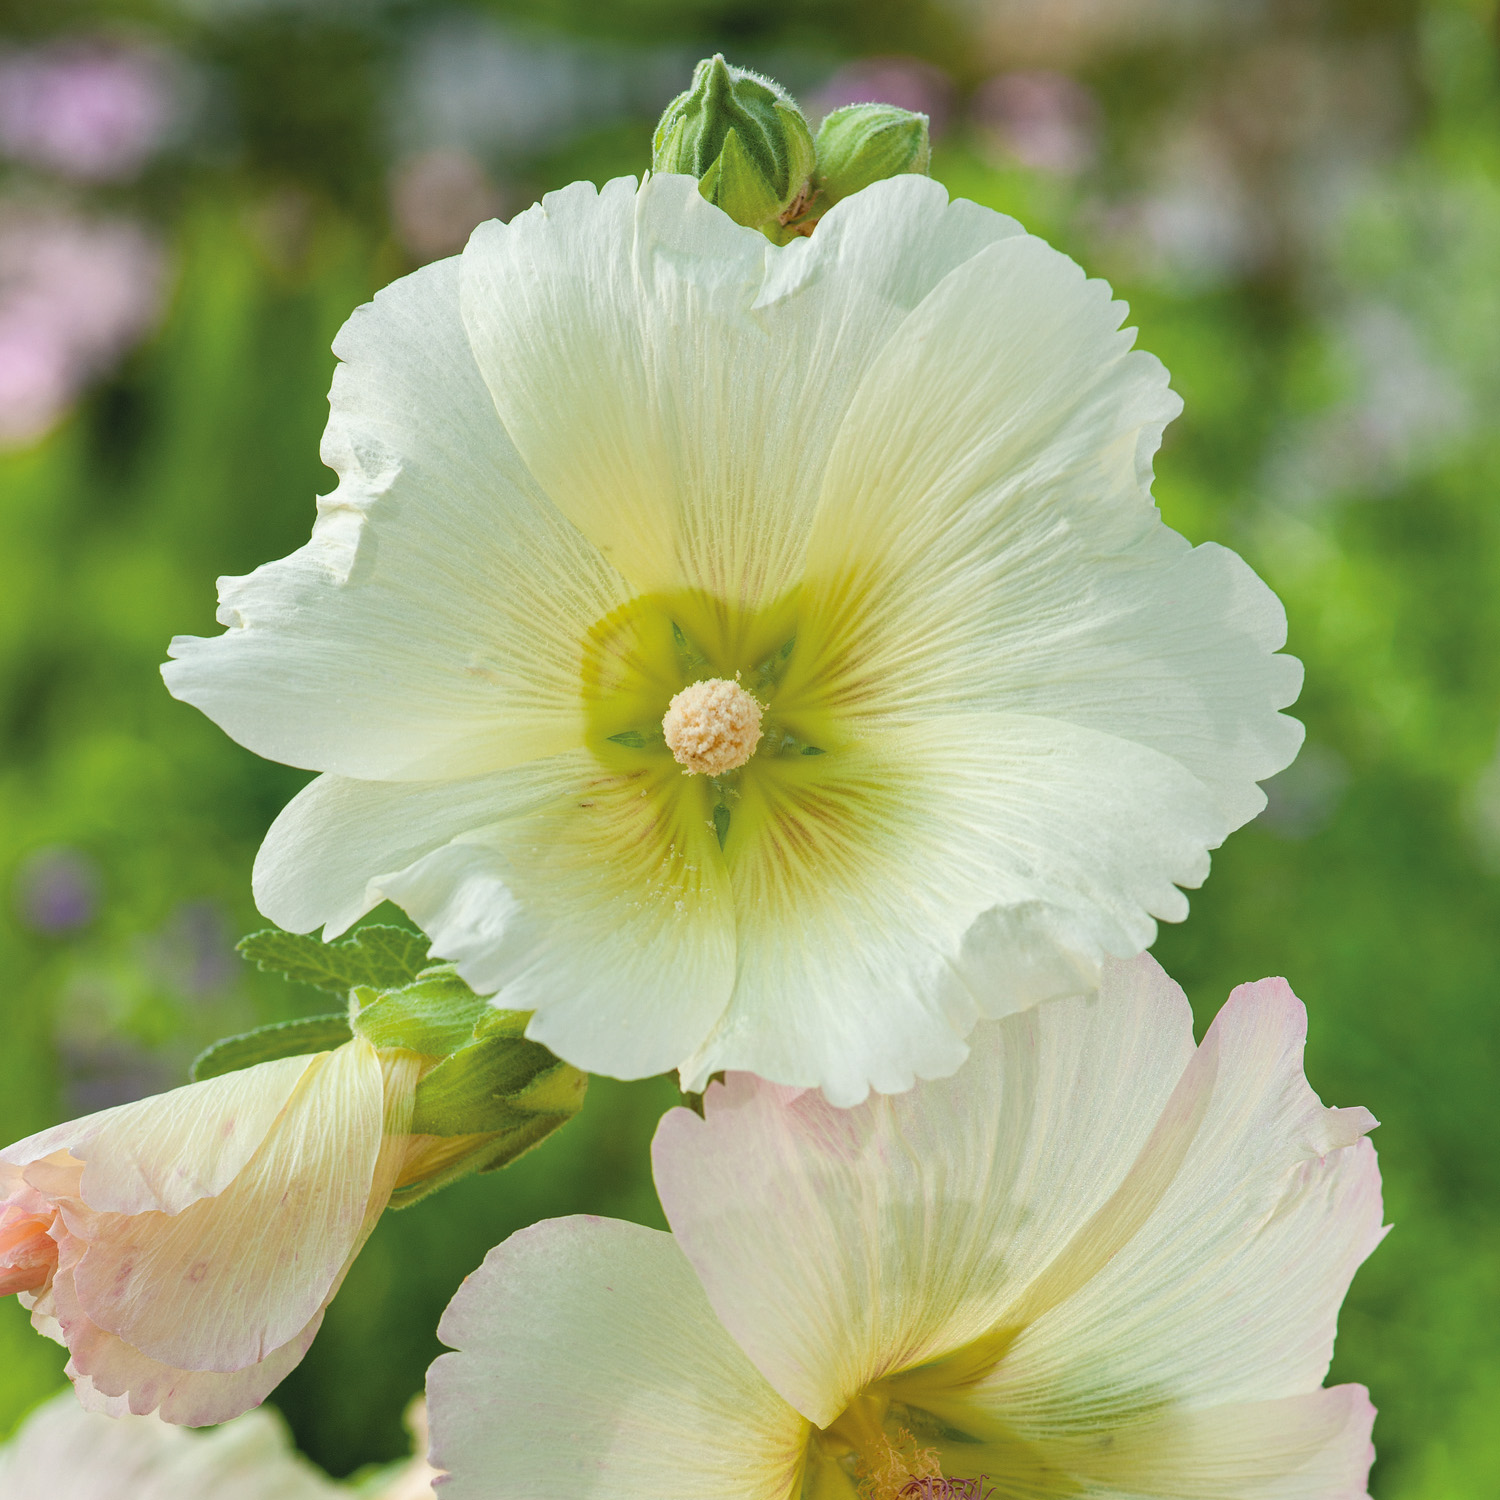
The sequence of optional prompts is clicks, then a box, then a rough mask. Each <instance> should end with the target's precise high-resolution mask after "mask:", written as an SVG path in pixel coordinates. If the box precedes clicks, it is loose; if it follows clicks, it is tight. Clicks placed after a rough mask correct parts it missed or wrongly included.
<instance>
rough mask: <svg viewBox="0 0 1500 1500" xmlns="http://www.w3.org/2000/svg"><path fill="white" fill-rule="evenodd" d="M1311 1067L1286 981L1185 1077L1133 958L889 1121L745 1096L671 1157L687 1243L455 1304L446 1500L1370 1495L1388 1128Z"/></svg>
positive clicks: (871, 1113) (1187, 1042)
mask: <svg viewBox="0 0 1500 1500" xmlns="http://www.w3.org/2000/svg"><path fill="white" fill-rule="evenodd" d="M1305 1033H1306V1016H1305V1013H1304V1011H1303V1008H1302V1006H1301V1004H1300V1003H1299V1002H1298V1001H1297V999H1296V997H1295V996H1294V995H1293V994H1292V993H1291V991H1290V990H1289V989H1288V988H1287V985H1286V983H1285V982H1284V981H1283V980H1279V979H1267V980H1262V981H1261V982H1260V983H1258V984H1250V985H1244V986H1242V987H1241V988H1239V989H1237V990H1236V991H1235V992H1234V993H1233V994H1232V995H1231V996H1230V998H1229V1001H1228V1003H1227V1004H1226V1005H1225V1007H1224V1009H1223V1010H1222V1011H1221V1012H1220V1013H1219V1016H1218V1019H1217V1020H1216V1021H1215V1022H1214V1024H1213V1025H1212V1027H1210V1029H1209V1031H1208V1034H1207V1035H1206V1036H1205V1038H1204V1040H1203V1044H1202V1046H1201V1047H1197V1048H1195V1047H1194V1045H1193V1025H1192V1013H1191V1011H1190V1010H1189V1008H1188V1004H1187V1000H1186V999H1185V997H1184V996H1183V994H1182V991H1181V990H1179V989H1178V988H1177V986H1176V985H1175V984H1173V983H1172V982H1171V980H1169V979H1168V978H1167V977H1166V976H1165V975H1164V974H1163V973H1162V972H1161V970H1160V969H1159V968H1158V967H1157V966H1156V964H1155V963H1154V962H1153V961H1152V960H1151V959H1150V958H1149V957H1142V958H1139V959H1136V960H1134V961H1132V962H1130V963H1125V964H1115V963H1112V964H1108V965H1106V967H1105V970H1104V975H1103V983H1102V987H1101V991H1100V993H1099V994H1098V995H1097V996H1095V997H1090V998H1069V999H1061V1000H1054V1001H1051V1002H1049V1003H1047V1004H1044V1005H1041V1006H1038V1007H1036V1008H1035V1009H1033V1010H1031V1011H1029V1012H1027V1013H1026V1014H1024V1015H1017V1016H1012V1017H1010V1018H1008V1019H1006V1020H1004V1021H1001V1022H998V1023H995V1024H991V1025H986V1026H984V1027H981V1028H980V1029H979V1030H978V1031H977V1032H976V1033H975V1037H974V1056H973V1058H972V1059H971V1060H970V1062H969V1063H968V1064H967V1065H966V1066H965V1067H964V1068H963V1070H962V1071H961V1072H959V1073H958V1074H957V1075H956V1076H955V1077H954V1078H951V1079H947V1080H943V1081H941V1082H937V1083H925V1084H921V1085H919V1086H918V1087H917V1088H916V1089H915V1090H913V1091H912V1092H911V1093H908V1094H905V1095H900V1096H897V1097H895V1098H889V1099H885V1098H876V1099H871V1100H869V1101H867V1102H866V1103H865V1104H863V1105H861V1106H859V1107H857V1108H855V1109H852V1110H844V1111H840V1110H837V1109H835V1108H833V1107H832V1106H830V1105H829V1104H828V1103H827V1102H826V1101H825V1100H824V1099H823V1098H822V1097H820V1096H819V1095H818V1094H816V1093H814V1092H810V1091H806V1092H798V1091H795V1090H790V1089H786V1088H781V1087H777V1086H775V1085H772V1084H767V1083H763V1082H760V1081H758V1080H756V1079H754V1078H752V1077H750V1076H748V1075H743V1074H732V1075H731V1076H730V1078H729V1080H728V1082H727V1084H724V1085H715V1086H713V1087H711V1088H710V1089H709V1091H708V1093H707V1095H706V1096H705V1099H704V1108H705V1118H703V1119H700V1118H699V1117H698V1116H696V1115H694V1114H692V1113H691V1112H689V1111H687V1110H676V1111H674V1112H672V1113H671V1114H669V1115H668V1116H667V1117H666V1118H665V1120H664V1121H663V1123H662V1125H661V1127H660V1128H659V1130H658V1132H657V1137H656V1143H655V1148H654V1154H655V1165H656V1182H657V1188H658V1190H659V1192H660V1194H661V1200H662V1204H663V1206H664V1208H665V1209H666V1213H667V1217H668V1219H669V1220H670V1222H671V1225H672V1230H673V1233H672V1234H661V1233H658V1232H657V1231H655V1230H650V1229H644V1228H640V1227H638V1226H636V1225H633V1224H623V1223H618V1222H615V1221H612V1220H601V1219H593V1218H573V1219H555V1220H550V1221H548V1222H546V1223H543V1224H540V1225H537V1226H535V1227H533V1228H531V1229H527V1230H523V1231H521V1232H520V1233H519V1234H516V1235H513V1236H512V1237H511V1238H510V1239H509V1240H508V1241H507V1242H506V1243H505V1244H504V1245H502V1246H500V1247H499V1248H498V1249H496V1250H494V1251H492V1252H491V1253H490V1256H489V1258H488V1259H487V1260H486V1262H485V1264H484V1266H483V1267H482V1268H481V1269H480V1270H479V1271H478V1272H476V1273H475V1275H473V1276H472V1277H470V1278H469V1280H468V1281H467V1282H466V1283H465V1284H464V1286H463V1287H462V1288H461V1289H460V1290H459V1293H458V1295H457V1296H456V1297H455V1298H454V1300H453V1302H452V1304H451V1305H450V1307H449V1309H448V1311H447V1313H446V1315H445V1316H444V1319H443V1322H442V1325H441V1328H440V1333H441V1336H442V1338H443V1339H444V1341H445V1342H446V1343H448V1344H450V1345H453V1346H455V1347H456V1349H457V1350H458V1351H459V1352H457V1353H454V1354H448V1355H444V1356H443V1357H442V1358H441V1359H439V1360H438V1361H437V1363H436V1364H435V1365H434V1367H433V1369H432V1372H431V1375H430V1378H429V1382H428V1395H429V1400H430V1402H431V1407H432V1418H433V1438H434V1441H433V1449H434V1453H433V1461H434V1462H435V1463H436V1464H437V1465H438V1466H439V1468H441V1469H443V1470H445V1471H446V1472H447V1473H448V1474H449V1475H450V1477H449V1478H448V1479H446V1480H445V1481H444V1482H443V1487H442V1488H441V1494H442V1495H443V1496H444V1500H506V1497H515V1500H575V1497H578V1496H609V1497H610V1500H792V1497H796V1500H854V1497H855V1496H856V1494H858V1495H860V1496H862V1497H868V1500H893V1497H895V1496H896V1495H898V1494H903V1493H904V1494H908V1495H913V1494H918V1493H922V1492H924V1491H923V1486H922V1481H924V1480H925V1481H928V1484H927V1488H926V1491H925V1492H927V1493H931V1494H937V1493H942V1492H943V1491H942V1487H941V1485H940V1484H939V1480H940V1479H941V1480H943V1481H950V1482H953V1483H957V1482H958V1481H964V1482H973V1481H977V1480H978V1479H979V1478H980V1476H985V1479H984V1482H983V1484H982V1485H980V1486H979V1488H978V1489H976V1490H965V1491H963V1492H966V1493H975V1494H977V1493H986V1494H993V1496H994V1497H995V1500H1065V1497H1066V1500H1187V1497H1191V1500H1354V1497H1356V1496H1363V1495H1364V1494H1365V1482H1366V1474H1367V1472H1368V1469H1369V1466H1370V1461H1371V1458H1372V1456H1373V1452H1372V1449H1371V1447H1370V1427H1371V1421H1372V1419H1373V1415H1374V1412H1373V1408H1372V1407H1371V1405H1370V1402H1369V1398H1368V1396H1367V1394H1366V1392H1365V1390H1364V1388H1363V1387H1361V1386H1353V1385H1344V1386H1336V1387H1333V1388H1331V1389H1325V1388H1323V1387H1322V1385H1321V1382H1322V1380H1323V1377H1324V1375H1325V1373H1326V1371H1327V1368H1328V1362H1329V1356H1330V1354H1331V1353H1332V1349H1333V1339H1334V1328H1335V1322H1336V1319H1337V1315H1338V1309H1339V1305H1340V1303H1341V1301H1342V1300H1343V1297H1344V1294H1345V1291H1346V1290H1347V1288H1348V1285H1349V1281H1350V1278H1351V1277H1352V1276H1353V1274H1354V1271H1355V1269H1356V1267H1358V1265H1359V1264H1360V1262H1361V1261H1362V1260H1363V1259H1364V1258H1365V1256H1367V1255H1368V1254H1369V1253H1370V1251H1371V1250H1372V1249H1373V1248H1374V1246H1375V1245H1376V1243H1377V1242H1378V1241H1379V1239H1380V1237H1381V1233H1382V1231H1381V1228H1380V1220H1381V1203H1380V1176H1379V1172H1378V1170H1377V1167H1376V1163H1375V1153H1374V1151H1373V1149H1372V1148H1371V1146H1370V1144H1369V1142H1368V1141H1367V1140H1365V1139H1363V1136H1364V1133H1365V1132H1366V1131H1367V1130H1368V1129H1369V1128H1370V1127H1371V1126H1372V1125H1373V1124H1374V1123H1375V1122H1374V1121H1373V1120H1372V1118H1371V1117H1370V1115H1369V1114H1368V1113H1367V1112H1366V1111H1365V1110H1362V1109H1325V1108H1324V1107H1323V1106H1322V1105H1321V1104H1320V1103H1319V1102H1318V1100H1317V1098H1316V1097H1315V1096H1314V1095H1313V1093H1312V1091H1311V1089H1310V1088H1309V1087H1308V1085H1307V1082H1306V1079H1305V1078H1304V1077H1303V1072H1302V1047H1303V1039H1304V1036H1305ZM949 1492H950V1493H959V1492H960V1491H959V1490H956V1489H953V1488H952V1484H951V1483H950V1485H949Z"/></svg>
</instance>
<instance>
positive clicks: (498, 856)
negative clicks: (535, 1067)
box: [380, 753, 735, 1078]
mask: <svg viewBox="0 0 1500 1500" xmlns="http://www.w3.org/2000/svg"><path fill="white" fill-rule="evenodd" d="M545 769H546V772H547V774H548V776H549V778H550V780H551V786H550V795H549V797H548V799H547V800H546V802H545V803H538V804H535V805H533V806H532V807H531V808H529V809H528V810H527V811H525V812H523V813H518V814H516V815H515V816H512V817H510V818H508V819H506V820H504V821H498V822H495V823H492V824H491V825H489V826H488V827H486V828H482V829H479V830H477V831H476V832H474V833H472V834H469V835H466V836H465V837H463V838H461V839H455V840H454V841H453V842H451V843H449V844H446V845H444V846H443V847H442V848H441V849H437V850H435V851H434V852H433V853H431V854H429V855H427V856H426V857H424V858H423V859H420V860H418V861H417V862H416V863H415V864H413V865H411V866H409V867H408V868H407V869H405V870H402V871H400V872H398V873H397V874H394V875H391V876H388V877H386V878H384V879H382V880H381V882H380V888H381V890H382V891H383V892H384V894H385V895H387V896H389V897H390V898H391V900H393V901H395V902H397V903H398V904H399V905H401V906H402V907H404V908H405V909H406V911H408V912H409V913H410V914H411V916H412V917H413V918H414V919H415V920H416V921H417V922H418V923H419V924H420V925H421V927H422V929H423V930H424V931H425V932H426V933H427V934H428V935H429V936H430V937H431V938H432V949H433V952H434V953H436V954H438V955H440V956H441V957H443V958H449V959H452V960H454V961H455V962H456V963H457V965H458V970H459V973H460V974H462V975H463V977H464V978H465V979H466V980H467V981H468V982H469V983H470V984H471V985H472V986H473V987H474V989H475V990H477V991H478V992H479V993H480V994H482V995H488V994H497V995H498V996H499V997H500V998H499V1000H498V1001H497V1003H499V1004H503V1005H504V1006H505V1008H506V1009H508V1010H529V1011H533V1012H535V1014H534V1015H533V1016H532V1019H531V1022H530V1024H529V1025H528V1026H527V1028H526V1034H527V1036H529V1037H531V1038H532V1039H533V1040H534V1041H538V1042H541V1043H542V1044H543V1045H544V1046H547V1047H550V1048H551V1049H552V1050H553V1051H554V1052H555V1053H557V1054H558V1056H560V1057H563V1058H565V1059H566V1060H567V1061H569V1062H571V1063H573V1064H574V1066H576V1067H580V1068H585V1069H587V1070H588V1071H590V1072H595V1073H607V1074H609V1075H611V1076H613V1077H620V1078H642V1077H647V1076H649V1075H651V1074H653V1073H660V1072H663V1071H665V1070H666V1069H668V1068H670V1067H672V1066H674V1065H675V1064H676V1063H677V1062H680V1061H681V1059H682V1058H683V1057H684V1056H685V1055H686V1054H687V1053H689V1052H691V1051H692V1050H693V1049H694V1048H695V1047H697V1046H698V1045H699V1044H700V1043H701V1042H702V1040H703V1038H704V1036H705V1035H707V1033H708V1031H709V1030H710V1029H711V1028H712V1026H713V1025H714V1023H715V1022H716V1021H717V1020H718V1019H719V1017H720V1016H721V1015H722V1014H723V1011H724V1007H725V1005H726V1004H727V1003H728V999H729V994H730V988H731V985H732V984H733V976H734V952H735V936H734V915H733V911H732V908H731V906H730V899H729V892H728V889H727V882H726V879H725V874H724V869H723V865H722V864H721V862H720V860H719V858H718V849H717V847H716V845H715V840H714V834H713V830H712V826H711V825H710V824H709V823H708V821H707V819H706V818H702V817H699V816H697V815H696V814H695V812H694V808H695V806H696V803H695V802H694V801H693V799H691V798H686V797H685V798H684V799H682V800H681V801H675V802H674V801H673V800H671V798H670V797H669V796H668V795H667V794H666V792H665V791H664V790H663V789H662V788H661V787H660V786H659V785H653V784H652V778H653V776H656V775H665V776H667V777H670V778H672V779H674V780H677V779H680V772H678V770H677V768H676V766H675V765H670V766H669V768H668V769H667V770H666V771H664V772H659V773H657V772H641V773H637V772H633V771H632V772H624V773H622V772H616V771H612V770H609V769H607V768H603V767H601V766H600V765H599V764H598V763H597V762H596V761H595V760H594V759H593V757H592V756H590V755H588V754H587V753H580V754H578V755H576V756H558V757H555V758H554V759H553V760H551V761H549V762H547V763H546V768H545Z"/></svg>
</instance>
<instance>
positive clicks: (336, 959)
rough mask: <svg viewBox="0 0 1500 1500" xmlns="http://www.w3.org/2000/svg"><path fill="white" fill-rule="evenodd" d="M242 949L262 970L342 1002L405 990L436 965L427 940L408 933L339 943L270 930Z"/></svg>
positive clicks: (354, 936)
mask: <svg viewBox="0 0 1500 1500" xmlns="http://www.w3.org/2000/svg"><path fill="white" fill-rule="evenodd" d="M237 947H238V951H239V952H240V954H242V955H243V956H244V957H245V958H247V959H248V960H249V961H250V962H251V963H253V964H254V965H255V966H256V967H257V968H258V969H262V970H264V971H265V972H267V973H271V974H281V975H283V976H285V977H286V978H287V979H292V980H295V981H296V982H297V983H298V984H310V985H312V986H314V987H315V988H316V989H320V990H326V991H328V993H329V994H331V995H339V996H346V995H348V993H349V991H350V990H351V989H353V988H354V987H355V986H356V985H366V986H368V987H369V988H370V989H375V990H393V989H399V988H400V987H401V986H402V985H406V984H410V983H411V982H412V980H413V979H415V978H416V977H417V975H418V974H419V973H420V972H421V971H422V970H423V969H425V968H428V967H430V966H431V963H432V960H431V959H429V958H428V957H427V939H426V938H425V937H423V936H422V934H421V933H419V932H408V931H407V930H406V928H404V927H361V928H359V929H358V931H356V932H351V933H350V934H349V935H348V936H347V937H343V938H340V939H339V940H338V941H337V942H334V943H324V942H320V941H319V940H318V939H317V938H315V937H312V936H309V935H308V934H306V933H297V932H282V931H281V929H280V928H278V927H268V928H267V929H266V930H265V931H264V932H252V933H251V934H250V936H249V937H245V938H241V939H240V941H239V943H238V945H237Z"/></svg>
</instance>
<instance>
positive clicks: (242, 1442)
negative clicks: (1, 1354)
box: [0, 1392, 344, 1500]
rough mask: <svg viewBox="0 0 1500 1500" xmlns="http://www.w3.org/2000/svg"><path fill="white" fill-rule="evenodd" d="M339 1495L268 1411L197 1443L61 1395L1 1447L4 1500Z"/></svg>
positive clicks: (307, 1499)
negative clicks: (91, 1408) (301, 1455)
mask: <svg viewBox="0 0 1500 1500" xmlns="http://www.w3.org/2000/svg"><path fill="white" fill-rule="evenodd" d="M342 1493H344V1491H343V1490H342V1489H341V1488H340V1487H339V1486H338V1485H335V1484H334V1483H333V1482H332V1480H330V1479H328V1478H327V1477H326V1476H325V1475H324V1474H322V1473H321V1471H319V1470H317V1469H315V1468H314V1467H313V1466H312V1465H311V1464H309V1463H308V1462H307V1461H306V1460H305V1459H303V1458H301V1457H300V1456H299V1455H298V1454H297V1453H296V1452H295V1451H294V1450H293V1448H292V1446H291V1443H290V1441H289V1440H288V1437H287V1433H286V1429H285V1427H284V1426H283V1425H282V1423H281V1421H280V1419H279V1418H277V1417H276V1416H274V1415H273V1414H272V1413H271V1412H268V1411H267V1412H254V1413H252V1414H250V1415H248V1416H244V1417H241V1418H239V1419H238V1420H237V1421H234V1422H231V1423H229V1424H227V1425H226V1426H224V1427H221V1428H219V1429H218V1430H217V1431H216V1432H212V1433H202V1434H197V1433H189V1432H185V1431H184V1430H183V1429H182V1428H180V1427H174V1426H171V1425H169V1424H168V1423H166V1422H162V1421H158V1420H155V1419H152V1418H145V1417H132V1416H118V1417H109V1416H105V1415H103V1414H101V1413H99V1412H96V1411H91V1410H86V1409H85V1408H84V1407H82V1406H80V1405H79V1403H78V1402H77V1401H76V1400H75V1399H74V1398H73V1396H72V1394H71V1393H67V1392H65V1393H64V1394H63V1395H60V1396H57V1397H54V1398H53V1399H52V1400H51V1401H49V1402H47V1403H46V1405H44V1406H41V1407H39V1408H38V1409H37V1410H36V1411H35V1412H33V1413H32V1414H31V1416H29V1417H28V1418H27V1419H26V1421H25V1422H24V1423H23V1424H22V1426H21V1428H20V1430H19V1431H18V1432H17V1433H16V1435H15V1437H14V1438H13V1439H12V1440H11V1441H10V1442H9V1443H8V1444H7V1445H6V1446H5V1447H4V1448H0V1495H3V1496H5V1497H6V1500H36V1497H39V1496H42V1495H46V1496H48V1497H49V1500H319V1497H326V1500H332V1497H333V1496H335V1495H339V1494H342Z"/></svg>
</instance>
